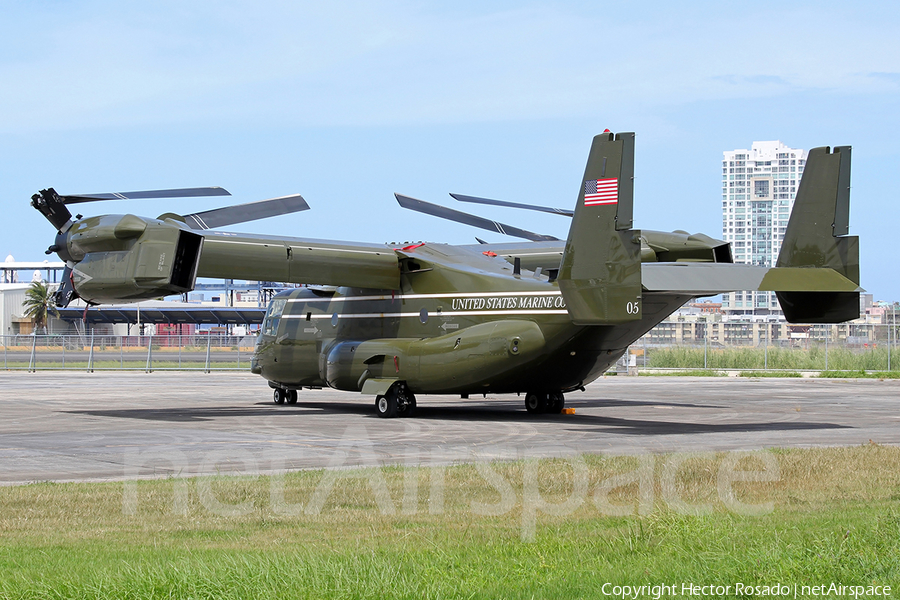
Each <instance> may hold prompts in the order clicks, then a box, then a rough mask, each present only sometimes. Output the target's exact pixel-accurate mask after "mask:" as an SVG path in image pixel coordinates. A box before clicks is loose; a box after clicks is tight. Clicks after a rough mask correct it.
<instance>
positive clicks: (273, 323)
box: [263, 298, 287, 335]
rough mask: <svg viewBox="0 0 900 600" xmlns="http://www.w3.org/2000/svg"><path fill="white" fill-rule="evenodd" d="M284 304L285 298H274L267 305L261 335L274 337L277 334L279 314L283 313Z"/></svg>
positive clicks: (285, 302)
mask: <svg viewBox="0 0 900 600" xmlns="http://www.w3.org/2000/svg"><path fill="white" fill-rule="evenodd" d="M286 304H287V299H285V298H276V299H275V300H272V303H271V304H269V310H268V311H267V312H266V320H265V321H264V322H263V335H275V334H276V333H277V332H278V323H279V322H280V321H281V313H283V312H284V307H285V305H286Z"/></svg>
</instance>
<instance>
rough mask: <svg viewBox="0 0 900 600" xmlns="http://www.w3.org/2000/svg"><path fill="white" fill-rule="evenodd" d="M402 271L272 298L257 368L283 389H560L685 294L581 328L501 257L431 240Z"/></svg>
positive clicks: (582, 377)
mask: <svg viewBox="0 0 900 600" xmlns="http://www.w3.org/2000/svg"><path fill="white" fill-rule="evenodd" d="M488 254H491V253H488ZM400 266H401V289H400V290H399V291H393V292H392V291H390V290H372V289H358V288H346V287H342V288H328V289H324V288H321V289H316V288H301V289H297V290H292V291H288V292H282V293H281V294H278V295H277V296H276V297H275V298H274V299H273V300H272V302H271V303H270V305H269V310H268V314H267V317H266V320H265V322H264V324H263V329H262V331H261V334H260V337H259V341H258V346H257V351H256V355H255V358H254V366H253V369H254V372H256V373H259V374H261V375H262V376H263V377H265V378H266V379H268V380H269V381H271V382H272V383H273V385H277V386H280V387H286V388H300V387H307V386H309V387H318V386H329V387H333V388H336V389H340V390H348V391H361V389H362V387H363V384H364V383H365V381H366V380H367V379H375V380H398V381H405V382H406V383H407V385H408V386H409V388H410V390H411V391H412V392H414V393H417V394H428V393H454V394H472V393H482V392H493V393H511V392H529V391H546V392H551V391H568V390H572V389H576V388H579V387H581V386H583V385H585V384H587V383H588V382H590V381H592V380H594V379H596V378H597V377H598V376H599V375H601V374H602V373H603V372H604V371H606V370H607V369H608V368H609V367H610V366H611V365H613V364H614V363H615V362H616V360H618V358H619V357H620V356H621V355H622V354H623V353H624V352H625V350H626V348H627V347H628V345H629V344H631V343H632V342H633V341H634V340H636V339H637V338H638V337H640V336H641V335H643V334H644V333H645V332H646V331H647V330H649V329H650V328H651V327H653V326H654V325H655V324H656V323H657V322H659V321H660V320H661V319H663V318H665V316H667V315H668V314H670V313H671V312H672V311H674V310H675V309H677V308H678V307H679V306H681V304H683V303H684V302H685V301H686V300H687V299H688V298H687V297H682V296H671V295H659V296H652V297H647V298H645V299H644V315H643V316H642V318H641V319H640V320H636V321H633V322H631V323H628V324H623V325H607V326H587V327H584V326H576V325H574V324H573V323H572V321H571V318H570V316H569V314H568V312H567V310H566V304H565V301H564V299H563V297H562V295H561V293H560V290H559V286H558V284H557V282H555V281H550V280H549V279H548V277H547V276H545V275H544V276H541V275H538V276H537V277H536V276H535V275H534V272H530V271H522V272H521V274H518V275H517V274H515V273H514V270H513V267H512V266H511V265H510V264H509V262H507V261H506V260H504V259H503V258H501V257H497V256H490V255H488V256H485V255H482V253H479V252H477V251H474V250H472V249H471V248H466V247H453V246H441V245H428V246H423V247H418V248H416V249H415V250H414V251H411V252H409V253H408V254H407V255H406V256H405V257H404V258H402V259H401V261H400Z"/></svg>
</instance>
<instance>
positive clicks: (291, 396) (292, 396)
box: [285, 390, 297, 404]
mask: <svg viewBox="0 0 900 600" xmlns="http://www.w3.org/2000/svg"><path fill="white" fill-rule="evenodd" d="M285 392H286V394H285V396H286V397H285V402H287V403H288V404H297V390H285Z"/></svg>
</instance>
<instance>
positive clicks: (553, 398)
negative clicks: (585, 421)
mask: <svg viewBox="0 0 900 600" xmlns="http://www.w3.org/2000/svg"><path fill="white" fill-rule="evenodd" d="M565 407H566V397H565V396H563V394H562V392H552V393H551V394H550V395H549V396H547V412H548V413H551V414H554V415H558V414H559V413H561V412H562V411H563V409H564V408H565Z"/></svg>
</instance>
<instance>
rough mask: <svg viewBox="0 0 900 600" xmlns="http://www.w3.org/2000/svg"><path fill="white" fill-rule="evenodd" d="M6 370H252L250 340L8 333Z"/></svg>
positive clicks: (5, 351)
mask: <svg viewBox="0 0 900 600" xmlns="http://www.w3.org/2000/svg"><path fill="white" fill-rule="evenodd" d="M0 341H2V344H3V350H2V352H3V368H4V369H5V370H23V371H25V370H27V371H40V370H48V369H67V370H80V371H115V370H130V371H148V372H149V371H164V370H185V371H192V370H201V371H207V372H208V371H242V370H247V369H249V368H250V359H251V357H252V356H253V346H254V344H255V343H256V338H255V337H252V336H247V337H241V336H229V335H165V336H163V335H160V336H153V335H141V336H117V335H115V336H114V335H102V336H101V335H92V334H91V333H90V332H89V333H87V334H86V335H8V336H0Z"/></svg>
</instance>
